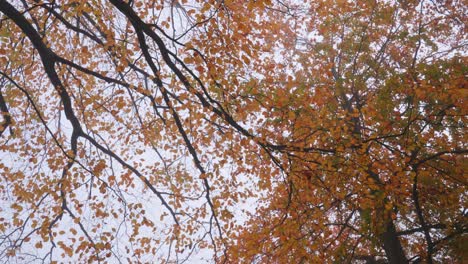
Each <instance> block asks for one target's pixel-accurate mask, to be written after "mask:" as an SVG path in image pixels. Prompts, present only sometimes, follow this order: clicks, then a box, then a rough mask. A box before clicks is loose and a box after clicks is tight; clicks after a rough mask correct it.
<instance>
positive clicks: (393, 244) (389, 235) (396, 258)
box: [381, 220, 409, 264]
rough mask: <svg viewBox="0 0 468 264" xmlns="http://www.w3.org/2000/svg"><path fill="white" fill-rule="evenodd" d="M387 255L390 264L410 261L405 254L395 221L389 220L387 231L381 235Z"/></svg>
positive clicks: (402, 263) (403, 263) (404, 263)
mask: <svg viewBox="0 0 468 264" xmlns="http://www.w3.org/2000/svg"><path fill="white" fill-rule="evenodd" d="M381 240H382V243H383V248H384V250H385V255H386V256H387V259H388V262H389V263H390V264H406V263H409V262H408V259H407V258H406V256H405V252H404V251H403V247H402V246H401V243H400V239H398V236H397V233H396V229H395V225H394V224H393V221H391V220H390V221H389V223H388V224H387V227H386V230H385V232H384V233H383V234H382V235H381Z"/></svg>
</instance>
